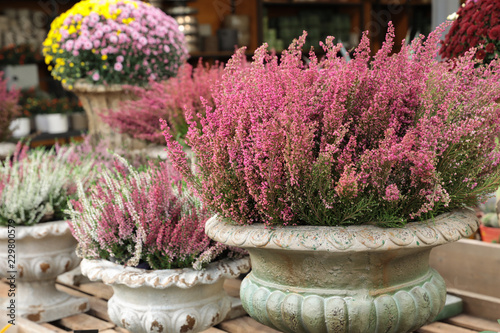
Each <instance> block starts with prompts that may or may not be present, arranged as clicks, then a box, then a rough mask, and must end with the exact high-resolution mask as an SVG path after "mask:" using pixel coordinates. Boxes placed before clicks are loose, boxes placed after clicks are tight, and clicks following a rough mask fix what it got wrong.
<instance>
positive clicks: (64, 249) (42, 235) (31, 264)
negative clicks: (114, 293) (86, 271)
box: [0, 221, 89, 322]
mask: <svg viewBox="0 0 500 333" xmlns="http://www.w3.org/2000/svg"><path fill="white" fill-rule="evenodd" d="M11 230H14V231H15V232H14V233H13V232H12V231H11ZM9 231H10V233H9ZM8 244H14V245H15V247H14V252H13V254H12V253H11V256H9V254H8V251H7V249H8ZM76 244H77V243H76V240H75V239H74V238H73V236H72V235H71V231H70V229H69V226H68V224H67V222H66V221H56V222H47V223H40V224H37V225H34V226H17V227H15V228H14V229H12V228H10V229H8V228H7V227H0V248H1V249H2V251H0V275H1V276H2V277H6V278H11V277H14V279H12V280H11V281H10V282H13V284H14V285H15V288H14V289H15V294H16V295H15V296H16V304H15V305H16V313H17V314H18V315H21V316H23V317H27V318H28V319H30V320H32V321H35V322H48V321H53V320H58V319H61V318H64V317H68V316H71V315H74V314H77V313H81V312H85V311H88V310H89V303H88V300H87V299H85V298H77V297H73V296H70V295H68V294H66V293H63V292H60V291H58V290H56V286H55V282H56V278H57V276H58V275H60V274H62V273H64V272H68V271H70V270H72V269H74V268H75V267H77V266H78V264H79V263H80V259H79V258H78V257H77V256H76V253H75V249H76ZM12 255H13V256H12ZM2 308H4V307H3V306H2Z"/></svg>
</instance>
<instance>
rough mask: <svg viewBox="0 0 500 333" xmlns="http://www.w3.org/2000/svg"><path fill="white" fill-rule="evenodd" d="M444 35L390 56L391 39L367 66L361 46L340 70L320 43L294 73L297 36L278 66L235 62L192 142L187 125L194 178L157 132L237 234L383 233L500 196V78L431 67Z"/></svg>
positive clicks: (462, 68) (470, 65) (260, 55)
mask: <svg viewBox="0 0 500 333" xmlns="http://www.w3.org/2000/svg"><path fill="white" fill-rule="evenodd" d="M443 29H444V27H443V26H442V27H439V28H438V29H437V30H436V31H434V32H432V33H431V34H430V35H429V36H428V37H427V38H426V39H425V40H424V38H423V36H421V37H420V38H419V39H416V40H414V41H413V42H412V43H410V44H409V45H404V44H403V45H402V49H401V51H400V52H399V53H396V54H393V55H391V50H392V47H393V39H394V28H393V26H392V25H390V27H389V30H388V33H387V36H386V41H385V42H384V44H383V46H382V48H381V49H380V50H379V51H378V52H377V53H376V55H375V56H374V57H373V58H372V57H370V52H371V51H370V46H369V40H368V37H367V36H366V34H365V35H364V36H363V38H362V40H361V43H360V44H359V46H358V47H357V49H356V50H355V55H354V58H353V59H352V60H351V61H349V62H346V61H345V60H344V59H343V58H340V57H338V56H337V54H338V52H339V50H340V48H341V46H340V45H334V44H333V38H332V37H329V38H328V39H327V40H326V43H325V44H322V46H323V48H324V50H325V52H326V56H325V57H324V58H323V59H321V60H318V59H317V58H316V56H315V54H314V53H310V55H309V62H308V64H307V65H305V64H304V63H303V61H302V56H303V55H302V51H301V48H302V46H303V45H304V42H305V38H306V34H305V33H304V35H303V36H302V37H301V38H299V39H298V40H297V41H295V42H294V43H292V45H290V47H289V49H288V50H287V51H285V52H284V53H283V55H282V56H281V59H279V60H278V58H277V57H276V56H274V55H270V54H269V53H268V52H267V49H266V45H264V46H262V47H261V48H259V49H258V50H257V51H256V52H255V55H254V62H253V63H252V64H251V65H250V66H247V67H242V66H240V64H239V59H240V57H239V56H238V55H236V56H235V57H234V58H233V59H232V60H231V61H230V62H229V64H228V66H227V67H226V69H225V73H224V76H223V79H222V81H221V82H220V84H218V85H217V86H216V87H215V89H214V92H213V98H214V101H215V107H214V108H212V109H207V112H206V117H204V118H202V119H201V125H202V130H199V128H198V126H197V123H196V122H194V121H192V120H190V121H189V122H190V129H189V132H188V134H187V136H186V142H187V144H189V145H190V146H191V147H192V149H193V151H194V153H195V155H196V159H197V168H198V173H197V174H196V175H193V174H191V173H190V169H189V168H188V167H186V165H187V164H186V161H185V155H184V153H183V152H182V150H181V147H180V145H179V144H178V143H177V142H176V141H175V140H174V139H173V137H172V136H171V134H170V133H169V131H168V130H165V131H164V134H165V137H166V139H167V143H168V147H169V152H170V155H171V158H172V161H173V163H174V165H175V166H176V167H177V168H178V169H179V170H180V171H181V172H182V173H183V174H184V176H185V178H186V179H187V180H188V181H189V183H190V185H191V186H193V187H194V188H195V189H196V190H197V191H198V193H200V195H202V198H203V201H204V202H205V203H206V204H207V205H209V207H211V208H213V209H214V210H217V211H218V212H219V213H220V214H221V215H222V216H224V217H227V218H230V219H232V220H233V221H234V222H235V223H240V224H242V223H253V222H263V223H267V224H284V225H286V224H313V225H347V224H361V223H367V222H376V223H380V224H381V225H385V226H391V225H400V224H402V223H406V222H408V221H413V220H417V219H424V218H429V217H431V216H433V215H436V214H440V213H442V212H445V211H449V210H451V209H455V208H457V207H463V205H474V204H476V203H477V200H478V197H481V196H482V195H485V194H487V193H490V192H492V191H494V190H495V189H496V188H497V187H498V185H500V171H499V162H500V150H499V149H498V148H497V144H496V143H495V136H496V135H497V134H498V133H500V107H499V105H498V104H496V103H495V99H497V98H498V97H500V96H499V95H500V66H499V62H498V61H497V60H494V61H492V62H491V63H490V64H489V66H486V67H480V68H476V67H477V66H475V64H476V60H475V58H474V54H472V53H467V54H466V55H465V56H464V57H460V58H458V59H456V60H453V61H448V62H437V61H436V60H435V56H436V55H437V52H438V47H439V45H438V43H439V36H440V34H441V33H442V31H443ZM243 51H244V50H239V51H238V54H241V53H242V52H243ZM189 119H191V118H190V117H189V115H188V120H189ZM164 126H165V129H167V125H166V124H165V123H164Z"/></svg>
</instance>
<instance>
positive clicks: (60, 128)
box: [45, 113, 69, 134]
mask: <svg viewBox="0 0 500 333" xmlns="http://www.w3.org/2000/svg"><path fill="white" fill-rule="evenodd" d="M45 117H46V118H47V133H50V134H60V133H66V132H67V131H68V130H69V121H68V115H66V114H62V113H51V114H47V115H45Z"/></svg>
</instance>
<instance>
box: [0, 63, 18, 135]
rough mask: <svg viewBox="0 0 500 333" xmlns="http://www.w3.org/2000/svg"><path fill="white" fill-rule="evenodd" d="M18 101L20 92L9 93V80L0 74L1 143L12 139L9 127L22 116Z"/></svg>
mask: <svg viewBox="0 0 500 333" xmlns="http://www.w3.org/2000/svg"><path fill="white" fill-rule="evenodd" d="M18 100H19V90H16V89H12V90H10V91H8V90H7V80H4V77H3V72H0V142H2V141H4V140H5V139H7V138H9V137H10V134H11V133H10V130H9V125H10V123H11V121H12V120H14V119H15V118H16V117H18V116H20V112H19V111H20V110H19V107H18V106H17V102H18Z"/></svg>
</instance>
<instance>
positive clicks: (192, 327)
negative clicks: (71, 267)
mask: <svg viewBox="0 0 500 333" xmlns="http://www.w3.org/2000/svg"><path fill="white" fill-rule="evenodd" d="M68 213H69V214H70V216H71V225H72V232H73V235H74V237H75V238H76V239H77V240H78V249H77V252H78V255H79V256H81V257H82V258H85V259H84V260H83V262H82V265H81V269H82V273H83V274H84V275H86V276H88V278H89V279H90V280H102V281H103V282H104V283H106V284H109V285H111V286H112V287H113V290H114V294H113V297H112V298H111V299H110V300H109V302H108V313H109V316H110V318H111V320H112V321H113V322H114V323H116V324H117V325H118V326H121V327H124V328H126V329H127V330H130V331H131V332H134V333H142V332H144V333H145V332H153V331H159V332H198V331H202V330H204V329H207V328H208V327H210V326H212V325H215V324H217V323H219V322H220V321H222V320H223V319H224V318H225V316H226V315H227V313H228V311H229V310H230V305H231V304H230V300H229V298H228V296H227V295H226V294H225V292H224V291H223V289H222V285H223V282H224V278H228V277H236V276H238V275H239V274H240V273H242V272H246V271H248V270H249V269H250V266H249V259H248V257H243V251H241V250H239V249H232V248H230V247H228V246H226V245H223V244H219V243H216V242H214V241H212V240H210V239H209V238H208V237H207V236H206V235H205V233H204V229H203V227H204V223H205V221H206V220H207V219H208V218H209V216H210V213H209V211H208V210H207V209H206V208H205V207H204V206H203V205H202V204H201V202H200V201H199V199H198V198H197V197H196V196H194V195H193V194H191V193H190V192H189V191H188V190H187V189H186V188H185V183H184V182H183V181H182V179H181V178H180V177H179V175H178V174H177V173H175V172H174V171H173V170H172V168H171V166H170V165H169V164H168V163H167V162H159V163H153V162H150V163H149V165H148V166H147V167H145V168H144V167H143V168H140V169H137V168H134V167H132V166H130V165H128V162H126V160H125V159H123V158H119V161H118V162H117V164H116V168H115V169H114V170H112V169H107V170H104V171H103V173H102V174H101V176H100V178H99V179H98V180H97V182H96V183H95V185H94V186H92V187H91V188H90V189H89V190H88V191H84V190H83V188H82V187H81V186H79V187H78V200H72V201H71V202H70V208H69V210H68Z"/></svg>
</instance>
